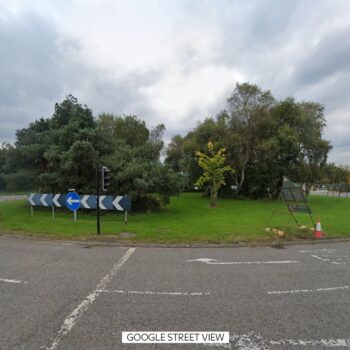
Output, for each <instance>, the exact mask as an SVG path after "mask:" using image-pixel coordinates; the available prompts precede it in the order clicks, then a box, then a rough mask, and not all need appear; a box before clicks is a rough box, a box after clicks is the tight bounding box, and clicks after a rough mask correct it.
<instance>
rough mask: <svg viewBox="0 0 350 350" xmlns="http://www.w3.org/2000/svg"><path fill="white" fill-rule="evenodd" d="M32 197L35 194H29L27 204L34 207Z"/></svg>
mask: <svg viewBox="0 0 350 350" xmlns="http://www.w3.org/2000/svg"><path fill="white" fill-rule="evenodd" d="M34 196H35V193H31V194H30V195H29V197H28V200H29V203H30V204H31V205H35V202H34V201H33V198H34Z"/></svg>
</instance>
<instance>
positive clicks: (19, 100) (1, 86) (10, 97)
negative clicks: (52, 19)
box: [0, 13, 62, 139]
mask: <svg viewBox="0 0 350 350" xmlns="http://www.w3.org/2000/svg"><path fill="white" fill-rule="evenodd" d="M56 39H57V34H56V33H55V30H54V28H53V27H52V26H51V25H50V23H49V22H48V21H46V20H44V19H42V18H40V17H38V16H37V15H35V14H30V13H28V14H26V15H24V16H23V17H22V16H21V17H19V18H17V17H13V18H11V17H8V18H6V19H0V43H1V45H0V77H1V79H0V122H1V137H2V138H4V139H5V138H7V139H9V138H11V136H12V138H13V137H14V131H15V130H16V129H18V128H21V127H24V126H25V124H26V123H27V122H29V121H31V120H33V119H34V118H37V117H41V116H43V113H47V112H48V111H49V105H50V104H51V101H52V99H54V98H55V97H57V96H59V95H60V93H61V90H62V88H61V84H62V83H61V82H60V76H59V71H58V69H57V67H56V65H55V59H56V57H57V54H58V51H57V48H56V46H55V40H56ZM51 108H52V107H51ZM44 116H45V115H44Z"/></svg>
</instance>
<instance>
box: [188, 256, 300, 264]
mask: <svg viewBox="0 0 350 350" xmlns="http://www.w3.org/2000/svg"><path fill="white" fill-rule="evenodd" d="M186 262H201V263H204V264H208V265H262V264H297V263H299V261H296V260H272V261H218V260H216V259H210V258H200V259H194V260H186Z"/></svg>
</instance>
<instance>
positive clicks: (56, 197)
mask: <svg viewBox="0 0 350 350" xmlns="http://www.w3.org/2000/svg"><path fill="white" fill-rule="evenodd" d="M58 198H60V194H55V195H54V196H53V198H52V202H53V204H54V205H55V206H56V207H61V204H60V203H59V201H58Z"/></svg>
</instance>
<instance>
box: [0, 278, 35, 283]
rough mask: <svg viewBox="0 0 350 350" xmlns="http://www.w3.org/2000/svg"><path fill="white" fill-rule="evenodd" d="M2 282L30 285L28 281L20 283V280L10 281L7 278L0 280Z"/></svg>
mask: <svg viewBox="0 0 350 350" xmlns="http://www.w3.org/2000/svg"><path fill="white" fill-rule="evenodd" d="M0 282H7V283H17V284H19V283H23V284H28V282H27V281H19V280H10V279H7V278H0Z"/></svg>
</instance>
